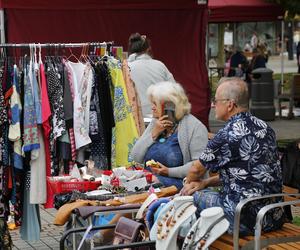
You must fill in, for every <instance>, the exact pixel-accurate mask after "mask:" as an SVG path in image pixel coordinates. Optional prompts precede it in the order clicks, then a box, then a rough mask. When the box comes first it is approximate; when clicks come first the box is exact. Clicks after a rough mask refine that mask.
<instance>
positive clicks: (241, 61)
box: [228, 51, 248, 76]
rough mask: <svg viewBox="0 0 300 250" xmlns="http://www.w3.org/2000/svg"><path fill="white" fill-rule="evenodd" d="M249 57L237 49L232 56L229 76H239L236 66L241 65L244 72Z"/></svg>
mask: <svg viewBox="0 0 300 250" xmlns="http://www.w3.org/2000/svg"><path fill="white" fill-rule="evenodd" d="M247 64H248V61H247V58H246V57H245V56H244V55H243V54H242V52H240V51H237V52H236V53H234V54H233V55H232V56H231V58H230V70H229V72H228V76H237V72H236V69H235V68H238V67H239V65H241V66H242V67H241V69H242V72H243V73H244V72H245V71H246V68H247Z"/></svg>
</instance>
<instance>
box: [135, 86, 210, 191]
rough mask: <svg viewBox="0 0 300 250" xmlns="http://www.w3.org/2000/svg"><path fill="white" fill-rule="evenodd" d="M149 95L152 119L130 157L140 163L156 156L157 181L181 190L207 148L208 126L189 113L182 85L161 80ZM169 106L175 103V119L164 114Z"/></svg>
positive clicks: (150, 88) (149, 91)
mask: <svg viewBox="0 0 300 250" xmlns="http://www.w3.org/2000/svg"><path fill="white" fill-rule="evenodd" d="M147 95H148V97H149V100H150V102H151V103H152V114H153V119H152V121H151V122H150V124H149V125H148V127H147V129H146V130H145V132H144V133H143V135H142V136H141V137H140V138H139V139H138V141H137V142H136V143H135V145H134V147H133V149H132V151H131V156H132V158H133V160H134V161H136V162H140V163H146V162H147V161H149V160H152V159H153V160H154V161H156V162H157V166H156V167H151V171H152V172H153V173H154V174H155V176H156V178H157V180H156V181H159V182H161V183H162V184H163V185H165V186H171V185H175V186H176V187H177V188H178V189H181V188H182V186H183V184H182V180H183V178H184V177H186V175H187V173H188V171H189V169H190V167H191V165H192V162H193V160H196V159H198V154H199V153H198V152H202V151H203V149H204V148H205V147H206V144H207V141H208V135H207V133H208V132H207V129H206V127H205V126H204V125H203V124H202V123H201V122H200V121H199V120H198V119H197V118H195V117H194V116H193V115H191V114H190V110H191V104H190V103H189V101H188V98H187V96H186V94H185V92H184V89H183V88H182V86H181V85H180V84H178V83H173V82H160V83H157V84H154V85H151V86H150V87H149V88H148V90H147ZM168 105H171V106H172V105H173V109H174V118H172V117H168V115H164V107H165V108H167V106H168Z"/></svg>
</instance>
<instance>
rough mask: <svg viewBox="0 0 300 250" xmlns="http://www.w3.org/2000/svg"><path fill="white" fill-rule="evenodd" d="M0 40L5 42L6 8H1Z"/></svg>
mask: <svg viewBox="0 0 300 250" xmlns="http://www.w3.org/2000/svg"><path fill="white" fill-rule="evenodd" d="M0 41H1V43H5V27H4V10H3V9H1V10H0Z"/></svg>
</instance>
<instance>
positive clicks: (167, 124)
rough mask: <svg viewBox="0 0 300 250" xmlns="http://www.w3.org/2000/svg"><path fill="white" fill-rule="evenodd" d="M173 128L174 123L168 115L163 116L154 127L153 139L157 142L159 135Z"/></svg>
mask: <svg viewBox="0 0 300 250" xmlns="http://www.w3.org/2000/svg"><path fill="white" fill-rule="evenodd" d="M172 127H173V122H171V121H169V120H168V116H167V115H163V116H161V117H160V118H159V119H157V120H156V122H155V124H154V127H153V129H152V138H153V140H156V139H157V137H159V135H160V134H161V133H162V132H163V131H164V130H165V129H168V128H172Z"/></svg>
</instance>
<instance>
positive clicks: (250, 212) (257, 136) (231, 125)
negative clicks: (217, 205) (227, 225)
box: [199, 112, 282, 231]
mask: <svg viewBox="0 0 300 250" xmlns="http://www.w3.org/2000/svg"><path fill="white" fill-rule="evenodd" d="M199 160H200V161H201V163H202V164H203V166H205V168H207V169H208V170H210V171H212V172H219V175H220V180H221V183H222V190H221V191H220V198H221V203H223V208H224V211H225V213H226V215H227V216H228V218H229V220H230V221H233V217H234V211H235V207H236V205H237V204H238V202H239V201H240V200H242V199H245V198H250V197H255V196H261V195H268V194H275V193H281V191H282V173H281V167H280V161H279V156H278V152H277V145H276V138H275V133H274V131H273V130H272V129H271V128H270V127H269V126H268V125H267V124H266V123H265V122H264V121H262V120H260V119H258V118H256V117H255V116H253V115H251V114H250V113H248V112H242V113H239V114H236V115H234V116H232V117H231V118H230V119H229V121H228V122H227V123H226V124H225V127H224V128H223V129H221V130H220V131H219V132H218V133H217V134H216V136H215V137H214V138H213V140H210V141H209V142H208V145H207V148H206V149H205V151H204V152H203V153H202V154H201V155H200V159H199ZM269 202H270V201H269V200H260V201H259V202H253V203H252V204H251V205H250V206H248V207H246V208H245V210H246V211H244V210H243V213H242V218H241V220H242V224H244V225H246V226H247V227H248V229H249V230H250V231H253V227H254V224H255V218H256V214H257V212H258V210H259V209H260V208H261V207H263V206H264V205H266V204H269ZM243 215H247V220H246V218H245V220H243V217H244V216H243ZM245 217H246V216H245ZM281 219H282V210H281V209H275V210H274V211H273V210H272V211H271V212H270V213H268V214H267V216H266V220H265V221H264V224H263V227H264V230H265V231H268V230H273V229H275V228H277V227H278V226H280V224H281Z"/></svg>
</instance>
